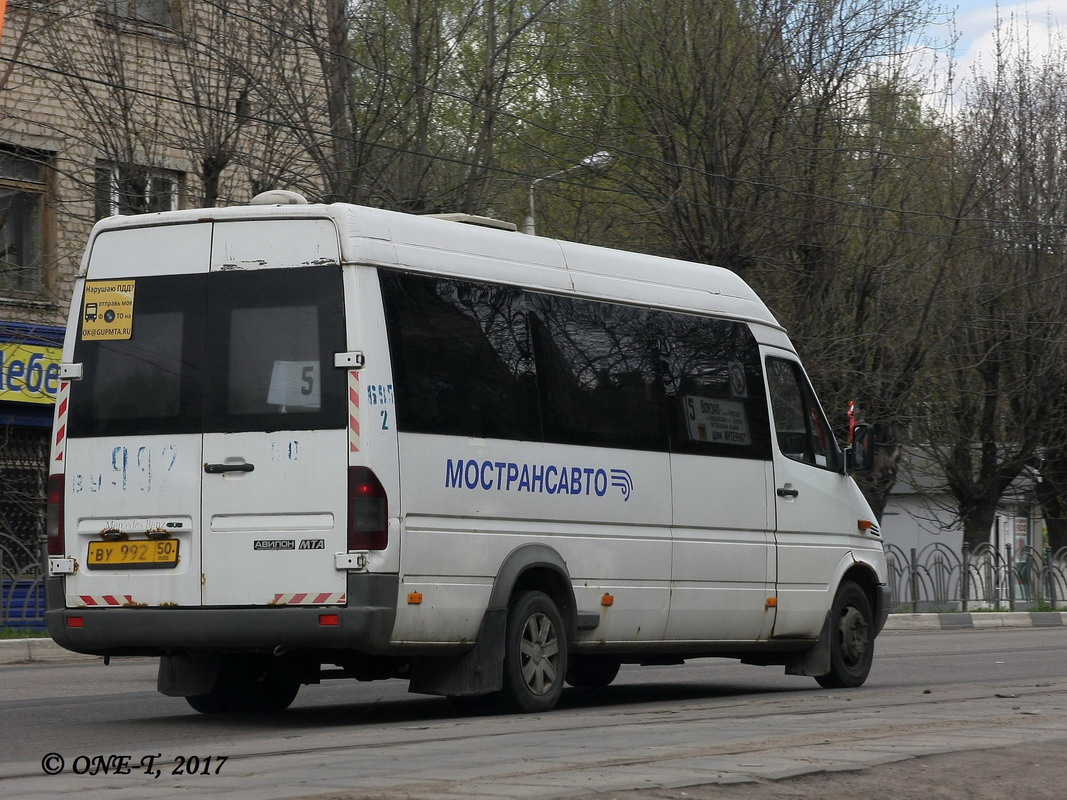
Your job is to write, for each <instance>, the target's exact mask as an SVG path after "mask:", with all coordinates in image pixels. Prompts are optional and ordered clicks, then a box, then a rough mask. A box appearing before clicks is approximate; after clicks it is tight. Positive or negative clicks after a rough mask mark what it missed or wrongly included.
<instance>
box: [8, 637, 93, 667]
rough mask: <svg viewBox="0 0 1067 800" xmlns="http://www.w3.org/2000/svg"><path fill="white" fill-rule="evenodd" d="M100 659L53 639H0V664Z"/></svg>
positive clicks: (60, 662) (82, 661) (57, 662)
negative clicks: (61, 644)
mask: <svg viewBox="0 0 1067 800" xmlns="http://www.w3.org/2000/svg"><path fill="white" fill-rule="evenodd" d="M99 660H100V656H87V655H85V654H84V653H72V652H71V651H70V650H66V649H64V648H62V647H60V646H59V645H58V644H56V643H55V642H53V641H52V640H51V639H3V640H0V665H5V664H62V663H79V662H80V663H86V662H92V661H99Z"/></svg>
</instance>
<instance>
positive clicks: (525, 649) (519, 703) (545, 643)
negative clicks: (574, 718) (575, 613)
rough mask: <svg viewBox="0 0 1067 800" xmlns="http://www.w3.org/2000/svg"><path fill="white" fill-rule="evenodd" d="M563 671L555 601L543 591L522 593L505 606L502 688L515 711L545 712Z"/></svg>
mask: <svg viewBox="0 0 1067 800" xmlns="http://www.w3.org/2000/svg"><path fill="white" fill-rule="evenodd" d="M566 674H567V634H566V631H565V629H564V627H563V618H562V617H561V616H560V613H559V611H558V609H557V608H556V604H555V603H553V602H552V599H551V598H550V597H549V596H548V595H546V594H544V593H543V592H523V593H522V594H518V595H516V596H515V597H514V598H513V599H512V601H511V604H510V605H509V606H508V622H507V632H506V634H505V640H504V689H503V696H504V699H505V701H506V703H507V704H508V705H510V706H511V707H512V708H514V709H515V710H517V711H526V712H538V711H548V710H550V709H551V708H553V707H554V706H555V705H556V703H557V702H558V701H559V696H560V693H561V692H562V691H563V679H564V676H565V675H566Z"/></svg>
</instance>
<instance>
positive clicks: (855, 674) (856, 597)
mask: <svg viewBox="0 0 1067 800" xmlns="http://www.w3.org/2000/svg"><path fill="white" fill-rule="evenodd" d="M830 616H831V622H830V671H829V672H827V673H826V674H825V675H818V676H816V678H815V680H816V681H818V682H819V685H820V686H823V687H825V688H827V689H848V688H852V687H855V686H862V685H863V682H864V681H866V680H867V675H868V674H869V673H870V671H871V662H872V661H873V659H874V615H873V614H872V613H871V602H870V600H868V599H867V593H866V592H864V591H863V589H861V588H860V587H859V585H858V584H855V583H853V582H852V581H845V582H844V583H842V584H841V586H840V587H839V588H838V590H837V595H836V596H835V597H834V605H833V608H832V609H831V611H830Z"/></svg>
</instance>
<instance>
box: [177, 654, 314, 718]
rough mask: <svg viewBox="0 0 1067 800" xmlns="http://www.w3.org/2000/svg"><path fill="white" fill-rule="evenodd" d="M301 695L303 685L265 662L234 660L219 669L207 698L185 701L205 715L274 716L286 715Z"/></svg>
mask: <svg viewBox="0 0 1067 800" xmlns="http://www.w3.org/2000/svg"><path fill="white" fill-rule="evenodd" d="M299 691H300V681H298V680H297V679H296V678H294V677H293V676H291V675H289V674H287V673H285V672H283V671H282V670H280V669H277V668H276V667H273V666H272V665H270V664H269V662H265V661H264V660H263V659H247V658H232V659H227V660H224V661H223V662H222V663H221V664H220V665H219V675H218V678H216V680H215V685H214V686H213V687H212V688H211V691H210V692H208V693H207V694H198V695H192V696H191V697H186V698H185V701H186V702H187V703H188V704H189V705H190V707H192V709H193V710H194V711H199V712H200V713H201V714H270V713H275V712H279V711H284V710H285V709H287V708H288V707H289V706H290V705H292V702H293V700H295V699H296V695H297V692H299Z"/></svg>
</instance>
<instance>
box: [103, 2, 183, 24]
mask: <svg viewBox="0 0 1067 800" xmlns="http://www.w3.org/2000/svg"><path fill="white" fill-rule="evenodd" d="M103 7H104V11H105V12H106V13H108V14H113V15H114V16H116V17H122V18H124V19H128V20H131V21H133V22H147V23H150V24H152V25H162V26H163V27H166V28H172V27H174V13H173V11H172V9H171V0H103Z"/></svg>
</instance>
